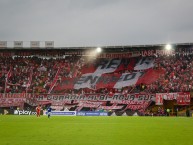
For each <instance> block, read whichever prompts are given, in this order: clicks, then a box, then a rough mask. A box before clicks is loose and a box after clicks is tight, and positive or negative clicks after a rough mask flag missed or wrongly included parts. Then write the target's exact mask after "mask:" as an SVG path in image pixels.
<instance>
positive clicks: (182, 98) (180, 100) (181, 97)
mask: <svg viewBox="0 0 193 145" xmlns="http://www.w3.org/2000/svg"><path fill="white" fill-rule="evenodd" d="M190 99H191V97H190V92H178V93H156V105H163V100H177V104H178V105H189V104H190Z"/></svg>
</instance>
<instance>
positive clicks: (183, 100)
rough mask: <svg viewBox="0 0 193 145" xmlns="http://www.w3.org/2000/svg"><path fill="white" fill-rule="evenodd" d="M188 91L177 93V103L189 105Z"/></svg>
mask: <svg viewBox="0 0 193 145" xmlns="http://www.w3.org/2000/svg"><path fill="white" fill-rule="evenodd" d="M190 100H191V97H190V93H189V92H188V93H187V92H186V93H185V92H180V93H178V97H177V104H178V105H190Z"/></svg>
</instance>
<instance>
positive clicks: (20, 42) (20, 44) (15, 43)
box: [14, 41, 23, 48]
mask: <svg viewBox="0 0 193 145" xmlns="http://www.w3.org/2000/svg"><path fill="white" fill-rule="evenodd" d="M14 47H15V48H20V47H23V41H14Z"/></svg>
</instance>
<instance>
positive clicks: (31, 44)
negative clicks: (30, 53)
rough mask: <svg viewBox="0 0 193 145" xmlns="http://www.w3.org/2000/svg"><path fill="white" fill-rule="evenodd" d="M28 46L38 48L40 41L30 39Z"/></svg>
mask: <svg viewBox="0 0 193 145" xmlns="http://www.w3.org/2000/svg"><path fill="white" fill-rule="evenodd" d="M30 47H31V48H39V47H40V41H30Z"/></svg>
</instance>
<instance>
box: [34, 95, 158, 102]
mask: <svg viewBox="0 0 193 145" xmlns="http://www.w3.org/2000/svg"><path fill="white" fill-rule="evenodd" d="M34 97H35V98H36V99H37V101H39V102H41V101H58V102H61V101H72V100H77V101H112V102H113V103H124V102H125V104H127V103H128V102H129V103H131V102H132V101H133V103H132V104H136V103H137V102H141V101H144V102H146V101H155V95H154V94H140V93H136V94H135V93H134V94H124V95H123V94H114V95H108V94H81V95H78V94H74V95H73V94H64V95H53V94H50V95H47V94H44V95H35V96H34ZM134 102H135V103H134Z"/></svg>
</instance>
